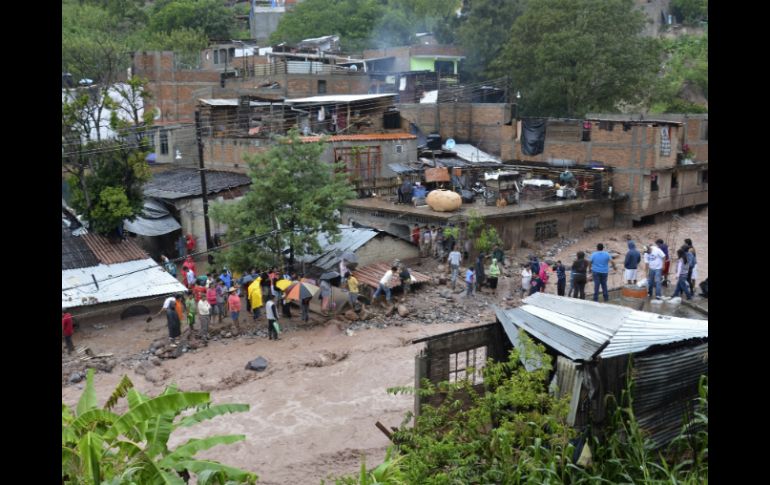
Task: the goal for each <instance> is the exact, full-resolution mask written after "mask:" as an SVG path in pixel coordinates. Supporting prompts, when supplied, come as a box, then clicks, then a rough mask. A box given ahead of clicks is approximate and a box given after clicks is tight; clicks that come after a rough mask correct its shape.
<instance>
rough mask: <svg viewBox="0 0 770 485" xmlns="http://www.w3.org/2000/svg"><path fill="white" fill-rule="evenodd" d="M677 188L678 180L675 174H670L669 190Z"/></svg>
mask: <svg viewBox="0 0 770 485" xmlns="http://www.w3.org/2000/svg"><path fill="white" fill-rule="evenodd" d="M678 187H679V178H678V177H677V173H676V172H671V188H672V189H676V188H678Z"/></svg>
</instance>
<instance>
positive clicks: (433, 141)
mask: <svg viewBox="0 0 770 485" xmlns="http://www.w3.org/2000/svg"><path fill="white" fill-rule="evenodd" d="M427 142H428V150H441V135H439V134H438V133H431V134H430V135H428V139H427Z"/></svg>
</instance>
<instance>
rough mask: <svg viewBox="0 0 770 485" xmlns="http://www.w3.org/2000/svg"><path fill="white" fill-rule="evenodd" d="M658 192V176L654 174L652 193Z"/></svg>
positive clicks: (651, 183)
mask: <svg viewBox="0 0 770 485" xmlns="http://www.w3.org/2000/svg"><path fill="white" fill-rule="evenodd" d="M657 191H658V175H657V174H652V175H650V192H657Z"/></svg>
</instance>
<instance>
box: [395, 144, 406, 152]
mask: <svg viewBox="0 0 770 485" xmlns="http://www.w3.org/2000/svg"><path fill="white" fill-rule="evenodd" d="M396 153H404V145H396Z"/></svg>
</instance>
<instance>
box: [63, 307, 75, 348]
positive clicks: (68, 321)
mask: <svg viewBox="0 0 770 485" xmlns="http://www.w3.org/2000/svg"><path fill="white" fill-rule="evenodd" d="M61 329H62V333H64V341H65V342H67V353H68V354H71V353H72V351H73V350H75V346H74V345H73V344H72V334H73V333H75V331H74V330H73V328H72V315H71V314H69V313H65V312H62V314H61Z"/></svg>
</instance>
